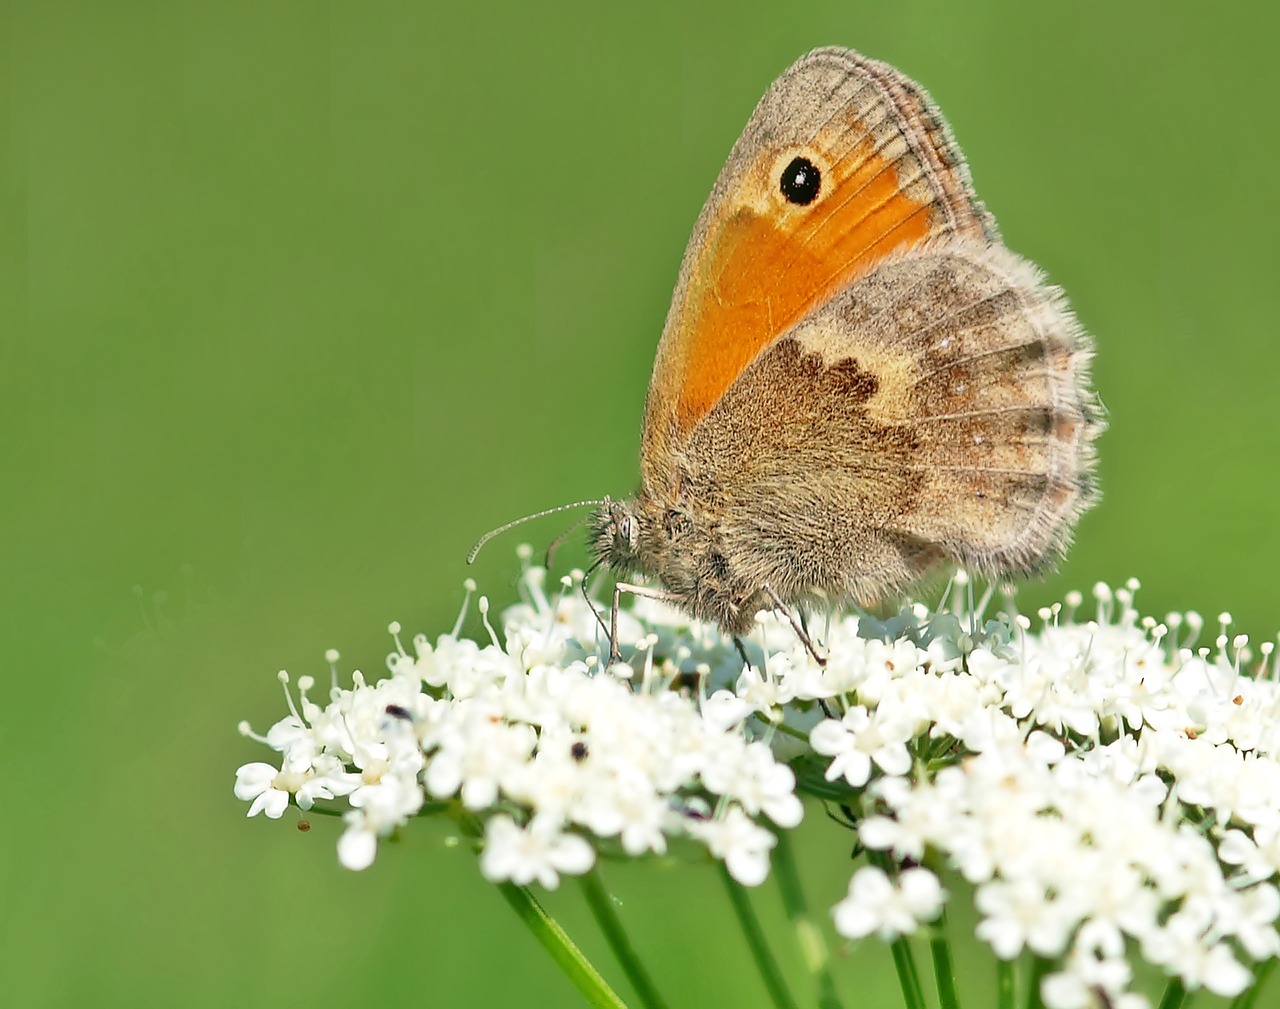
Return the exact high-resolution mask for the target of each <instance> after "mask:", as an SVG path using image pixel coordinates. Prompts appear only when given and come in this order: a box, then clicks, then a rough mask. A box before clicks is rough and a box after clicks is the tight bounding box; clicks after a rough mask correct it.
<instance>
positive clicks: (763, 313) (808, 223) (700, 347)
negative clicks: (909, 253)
mask: <svg viewBox="0 0 1280 1009" xmlns="http://www.w3.org/2000/svg"><path fill="white" fill-rule="evenodd" d="M859 132H862V131H859ZM863 135H864V137H865V139H864V140H863V141H862V142H860V143H859V144H858V145H856V146H855V148H854V149H853V150H852V151H851V152H849V153H848V154H847V155H845V156H844V157H843V158H841V159H840V160H839V161H837V162H836V163H835V164H834V165H832V166H831V167H830V168H829V169H828V171H827V172H824V173H823V174H824V183H823V191H822V193H821V196H820V198H819V200H818V201H817V202H816V203H815V204H814V205H812V206H808V207H791V206H790V205H788V204H787V203H786V200H785V198H784V197H783V196H782V194H781V192H780V191H779V189H778V184H777V180H776V179H775V178H774V175H776V174H777V173H776V166H775V159H773V158H770V159H769V164H768V165H760V166H758V170H757V171H755V172H752V173H750V175H749V176H748V180H746V185H745V186H744V188H749V189H750V190H755V191H756V192H755V193H752V194H747V193H744V194H742V195H743V196H745V197H748V198H747V199H742V198H740V199H739V200H734V199H733V198H732V197H730V200H729V201H728V202H729V206H734V205H735V204H736V208H735V209H734V210H732V211H731V213H730V216H729V217H728V218H727V219H725V220H723V221H719V222H713V223H712V226H711V229H710V232H711V233H710V236H709V237H711V239H712V240H711V242H710V243H709V245H708V247H707V248H706V249H705V251H704V255H703V257H701V260H700V261H699V262H697V263H696V264H695V265H694V267H693V271H692V273H691V276H690V278H689V280H690V283H689V287H688V288H687V290H686V298H685V302H684V305H683V306H682V308H683V312H682V316H683V317H682V319H681V323H682V328H684V327H687V330H686V332H685V334H683V335H684V339H681V340H679V341H678V345H679V346H681V347H682V348H683V349H684V351H685V353H684V355H683V357H684V360H683V361H682V362H681V364H682V365H683V367H682V369H681V371H682V372H683V375H682V377H683V382H682V383H681V387H680V392H679V394H678V398H677V400H676V404H675V414H676V426H677V428H678V429H679V431H680V432H681V433H682V434H687V433H688V431H689V430H690V429H691V428H692V427H693V426H694V425H695V424H696V423H697V422H698V421H699V420H701V419H702V418H703V417H704V416H706V414H707V413H708V411H710V409H711V408H712V407H713V406H714V405H715V404H716V402H717V401H718V400H719V399H720V397H721V396H723V395H724V392H725V390H726V389H728V387H729V386H730V385H731V384H732V383H733V382H734V380H735V379H737V377H738V376H739V375H740V374H742V372H743V370H744V369H745V368H746V367H747V365H749V364H750V363H751V362H752V361H753V360H754V359H755V357H756V355H757V354H759V353H760V351H762V350H763V349H764V348H765V347H766V346H767V345H768V344H770V343H771V342H772V341H773V340H774V339H775V338H776V337H777V336H779V335H780V334H781V333H783V332H785V331H786V330H787V329H788V328H790V327H791V326H792V325H793V324H795V323H796V322H797V321H799V320H800V319H801V318H803V317H804V316H805V315H807V314H808V313H809V312H810V311H812V310H813V309H814V308H815V307H816V306H817V305H819V304H822V303H823V302H824V301H826V300H827V299H828V298H830V297H831V295H832V294H833V293H834V291H836V290H837V289H839V288H841V287H844V286H846V285H848V284H849V283H850V282H851V281H852V280H854V279H856V278H857V277H858V276H860V275H862V274H864V273H866V272H868V271H869V270H870V269H871V268H872V267H873V266H874V265H875V264H876V263H877V262H879V261H880V260H881V259H883V258H884V257H885V256H886V255H888V254H889V253H890V252H892V251H893V250H895V249H899V248H902V247H904V246H909V245H914V244H916V243H918V242H920V241H922V240H923V239H925V238H926V237H928V236H929V235H930V234H931V233H933V232H934V231H935V230H936V228H937V224H938V223H939V222H938V221H937V216H938V215H937V214H936V213H935V212H934V210H935V208H934V198H933V193H932V192H931V191H930V189H929V187H928V186H927V185H922V184H921V179H920V175H919V163H918V162H917V161H916V160H915V159H914V158H911V157H902V158H896V159H891V158H889V157H886V156H885V153H884V152H879V151H877V150H876V149H875V146H874V144H873V143H872V141H871V139H870V137H869V136H867V135H866V133H865V132H864V133H863ZM784 164H785V162H784ZM762 185H765V186H768V187H769V188H771V189H772V193H770V194H768V195H769V198H770V199H771V200H773V201H774V202H775V203H776V204H778V205H779V209H777V210H774V212H772V213H770V212H769V209H770V208H768V207H767V206H763V207H762V206H760V203H761V200H760V198H759V192H758V189H759V187H761V186H762ZM766 192H767V191H766Z"/></svg>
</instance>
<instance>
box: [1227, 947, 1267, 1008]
mask: <svg viewBox="0 0 1280 1009" xmlns="http://www.w3.org/2000/svg"><path fill="white" fill-rule="evenodd" d="M1275 965H1276V961H1275V957H1272V958H1271V959H1270V960H1267V961H1265V962H1263V963H1260V964H1258V965H1257V967H1255V968H1254V970H1253V984H1251V985H1250V986H1249V987H1248V988H1246V989H1245V990H1244V991H1242V992H1241V993H1240V994H1239V995H1237V996H1236V997H1235V998H1234V999H1232V1000H1231V1009H1253V1007H1254V1006H1255V1005H1256V1004H1257V1002H1258V993H1259V992H1260V991H1262V986H1263V984H1265V983H1266V980H1267V975H1268V974H1270V973H1271V971H1272V969H1273V968H1274V967H1275Z"/></svg>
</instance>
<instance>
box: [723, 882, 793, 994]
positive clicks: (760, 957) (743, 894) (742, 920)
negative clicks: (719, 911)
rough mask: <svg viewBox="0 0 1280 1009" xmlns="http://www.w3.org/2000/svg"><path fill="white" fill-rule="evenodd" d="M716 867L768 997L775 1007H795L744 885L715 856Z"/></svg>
mask: <svg viewBox="0 0 1280 1009" xmlns="http://www.w3.org/2000/svg"><path fill="white" fill-rule="evenodd" d="M716 868H717V869H719V870H720V879H721V881H722V882H723V883H724V888H725V891H726V892H727V893H728V894H729V903H730V904H732V905H733V910H734V913H736V914H737V916H738V924H739V925H740V926H741V927H742V934H743V936H744V937H745V938H746V940H747V946H748V947H749V948H750V950H751V958H752V959H753V960H755V962H756V966H757V967H758V968H759V969H760V978H761V980H763V981H764V986H765V988H766V989H768V992H769V998H770V999H771V1000H772V1001H773V1004H774V1006H775V1009H799V1007H798V1006H797V1005H796V1001H795V999H793V998H792V997H791V993H790V992H789V991H787V982H786V979H785V978H783V976H782V969H781V968H780V967H779V966H778V961H777V958H776V957H774V955H773V950H771V949H770V948H769V943H768V942H767V941H766V940H765V937H764V930H763V929H762V928H761V927H760V920H759V919H758V918H757V917H756V912H755V910H754V909H753V908H752V907H751V901H750V900H749V899H748V898H747V888H746V887H745V886H743V885H742V884H741V883H739V882H738V881H737V880H735V879H734V878H733V877H732V876H730V875H729V870H728V869H726V868H725V867H724V863H723V862H721V861H719V860H717V861H716Z"/></svg>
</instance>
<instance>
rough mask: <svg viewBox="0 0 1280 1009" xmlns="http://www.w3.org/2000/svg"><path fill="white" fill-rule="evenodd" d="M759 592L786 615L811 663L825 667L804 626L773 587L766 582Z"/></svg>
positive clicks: (825, 662)
mask: <svg viewBox="0 0 1280 1009" xmlns="http://www.w3.org/2000/svg"><path fill="white" fill-rule="evenodd" d="M760 591H761V592H763V593H764V594H765V595H766V596H768V597H769V598H770V599H771V600H773V605H774V606H776V607H777V608H778V609H780V610H781V611H782V612H783V613H785V614H786V615H787V621H788V622H789V623H790V624H791V629H792V630H793V631H795V632H796V637H797V638H799V639H800V642H801V644H803V645H804V647H805V649H806V650H807V651H808V652H809V654H810V655H812V656H813V661H814V662H816V663H817V664H818V665H820V666H825V665H826V664H827V660H826V658H824V657H823V656H821V655H819V654H818V652H817V650H816V649H815V648H814V647H813V639H812V638H810V637H809V632H808V631H807V630H805V628H804V625H803V624H801V622H800V621H799V620H797V619H796V615H795V614H794V613H792V612H791V607H790V606H788V605H787V604H786V603H784V602H783V601H782V597H781V596H780V595H778V593H777V592H776V591H774V588H773V586H772V585H770V584H769V583H768V582H765V583H764V584H763V585H761V586H760Z"/></svg>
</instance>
